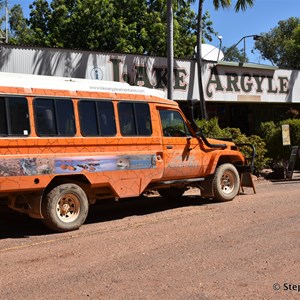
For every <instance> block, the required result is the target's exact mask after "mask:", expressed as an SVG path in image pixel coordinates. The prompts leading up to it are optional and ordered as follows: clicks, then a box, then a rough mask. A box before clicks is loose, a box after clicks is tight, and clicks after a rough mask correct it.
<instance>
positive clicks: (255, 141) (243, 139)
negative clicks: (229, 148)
mask: <svg viewBox="0 0 300 300" xmlns="http://www.w3.org/2000/svg"><path fill="white" fill-rule="evenodd" d="M196 123H197V125H198V126H199V127H200V128H202V131H203V133H204V135H205V136H206V137H211V138H217V139H221V138H231V139H232V140H233V142H235V143H237V144H241V143H243V144H244V143H246V144H252V145H253V146H254V147H255V151H256V156H255V161H254V168H255V172H256V173H259V172H260V171H261V170H262V169H263V168H264V167H265V166H266V165H267V164H268V162H269V158H267V157H265V155H266V153H267V149H266V143H265V141H264V140H263V139H262V138H261V137H260V136H258V135H251V136H249V137H248V136H246V135H245V134H243V133H241V130H240V129H239V128H229V127H226V128H224V129H221V128H220V126H219V124H218V119H217V118H212V119H210V120H200V121H199V120H197V122H196ZM241 151H242V153H243V154H244V156H245V157H250V153H251V149H250V148H249V147H243V148H241Z"/></svg>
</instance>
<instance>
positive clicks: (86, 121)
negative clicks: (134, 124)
mask: <svg viewBox="0 0 300 300" xmlns="http://www.w3.org/2000/svg"><path fill="white" fill-rule="evenodd" d="M78 108H79V117H80V129H81V133H82V135H83V136H115V135H116V131H117V130H116V122H115V113H114V107H113V104H112V102H111V101H107V100H103V101H102V100H98V101H97V100H80V102H79V103H78Z"/></svg>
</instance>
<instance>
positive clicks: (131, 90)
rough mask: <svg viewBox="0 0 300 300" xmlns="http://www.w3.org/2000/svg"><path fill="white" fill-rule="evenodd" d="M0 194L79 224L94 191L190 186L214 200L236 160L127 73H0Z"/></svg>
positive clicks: (233, 180)
mask: <svg viewBox="0 0 300 300" xmlns="http://www.w3.org/2000/svg"><path fill="white" fill-rule="evenodd" d="M0 114H1V118H0V197H1V200H2V202H5V203H7V205H8V206H9V207H10V208H12V209H14V210H17V211H19V212H22V213H26V214H28V215H29V216H31V217H33V218H40V219H42V220H43V222H44V224H45V225H46V226H48V227H49V228H50V229H52V230H54V231H57V232H64V231H69V230H74V229H78V228H79V227H80V226H81V225H82V224H83V223H84V222H85V219H86V217H87V214H88V210H89V206H90V205H91V204H94V203H95V201H96V200H98V199H105V198H115V199H120V198H126V197H137V196H139V195H141V194H142V193H144V192H146V191H149V190H157V191H158V192H159V193H160V194H161V195H162V196H164V197H180V196H181V195H182V194H183V193H184V191H185V190H186V189H187V188H188V187H190V186H195V185H197V186H200V188H201V195H202V196H207V197H213V198H214V199H216V200H219V201H228V200H232V199H233V198H234V197H235V196H236V195H237V193H238V191H239V188H240V175H239V172H238V171H237V166H241V165H243V164H244V161H245V160H244V157H243V155H242V153H241V152H240V151H239V150H238V147H237V146H236V145H235V144H234V143H232V142H229V141H226V142H225V141H217V140H211V139H206V138H205V137H204V136H203V135H201V134H200V135H199V133H198V132H197V127H196V125H195V123H194V122H193V121H191V123H190V122H189V121H188V120H187V119H186V117H185V116H184V115H183V113H182V111H181V110H180V109H179V106H178V104H177V103H176V102H175V101H170V100H167V99H164V98H163V93H162V92H160V91H157V90H154V89H147V88H142V87H134V86H130V85H128V84H126V83H117V82H104V81H96V80H86V79H73V78H72V79H70V78H61V77H50V76H39V75H25V74H23V75H22V74H10V73H0Z"/></svg>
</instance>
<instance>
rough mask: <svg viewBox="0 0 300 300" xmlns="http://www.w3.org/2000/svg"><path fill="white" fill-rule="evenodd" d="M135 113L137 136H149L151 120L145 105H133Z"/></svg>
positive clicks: (147, 107) (147, 106)
mask: <svg viewBox="0 0 300 300" xmlns="http://www.w3.org/2000/svg"><path fill="white" fill-rule="evenodd" d="M135 113H136V116H137V118H136V120H137V127H138V132H139V135H146V136H147V135H151V134H152V128H151V118H150V111H149V105H148V104H147V103H135Z"/></svg>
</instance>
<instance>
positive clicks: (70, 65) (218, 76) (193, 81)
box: [0, 45, 300, 103]
mask: <svg viewBox="0 0 300 300" xmlns="http://www.w3.org/2000/svg"><path fill="white" fill-rule="evenodd" d="M0 71H2V72H14V73H27V74H38V75H51V76H63V77H75V78H88V79H93V80H110V81H120V82H128V83H129V84H131V85H137V86H145V87H149V88H154V89H159V90H163V91H165V95H167V87H168V69H167V59H166V58H165V57H152V56H143V55H132V54H126V55H125V54H114V53H100V52H88V51H78V50H66V49H52V48H34V47H19V46H13V45H2V46H1V57H0ZM202 71H203V73H202V80H203V87H204V93H205V95H204V96H205V100H206V101H222V102H235V101H240V102H270V103H294V102H295V103H300V71H296V70H281V69H275V68H271V67H270V66H265V67H263V66H262V65H248V66H247V65H244V66H243V65H239V64H237V63H226V62H220V63H213V62H207V61H204V62H203V68H202ZM173 72H174V81H173V83H172V84H173V88H174V92H173V97H174V99H175V100H179V101H180V100H187V99H199V89H198V75H197V65H196V61H195V60H181V59H175V61H174V70H173Z"/></svg>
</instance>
